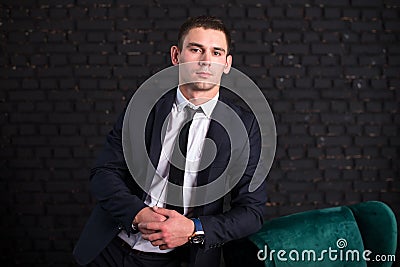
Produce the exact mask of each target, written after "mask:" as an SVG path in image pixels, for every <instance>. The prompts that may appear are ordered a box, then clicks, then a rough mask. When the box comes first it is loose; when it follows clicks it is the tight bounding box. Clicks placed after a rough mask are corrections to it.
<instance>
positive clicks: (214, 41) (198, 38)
mask: <svg viewBox="0 0 400 267" xmlns="http://www.w3.org/2000/svg"><path fill="white" fill-rule="evenodd" d="M189 43H197V44H201V45H203V46H205V47H207V46H211V47H221V48H224V49H225V50H226V49H227V46H228V44H227V40H226V36H225V33H224V32H223V31H219V30H214V29H204V28H200V27H199V28H193V29H190V30H189V32H188V33H187V34H186V36H185V37H184V40H183V46H186V45H187V44H189Z"/></svg>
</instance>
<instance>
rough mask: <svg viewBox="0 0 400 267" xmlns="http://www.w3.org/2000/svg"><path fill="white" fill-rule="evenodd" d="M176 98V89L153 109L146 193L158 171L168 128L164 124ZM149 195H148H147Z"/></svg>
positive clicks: (148, 134) (149, 134)
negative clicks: (155, 171)
mask: <svg viewBox="0 0 400 267" xmlns="http://www.w3.org/2000/svg"><path fill="white" fill-rule="evenodd" d="M175 96H176V89H175V90H171V91H169V92H167V93H166V94H165V95H164V96H163V97H162V98H161V99H160V100H159V101H158V102H157V104H156V105H155V107H154V109H153V111H152V112H153V114H152V117H153V121H152V122H149V124H148V125H147V126H146V127H147V129H146V143H147V141H150V142H149V146H148V155H149V158H150V164H152V167H151V166H148V168H147V169H148V171H147V179H146V189H147V190H146V191H148V189H149V188H150V185H151V182H152V180H153V177H154V170H155V169H157V166H158V162H159V160H160V154H161V148H162V142H163V140H164V136H165V130H166V128H165V127H164V128H163V125H164V122H165V120H166V119H167V117H168V115H169V114H170V112H171V109H172V105H173V103H174V100H175ZM146 195H147V194H146Z"/></svg>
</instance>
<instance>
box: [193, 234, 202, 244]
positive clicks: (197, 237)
mask: <svg viewBox="0 0 400 267" xmlns="http://www.w3.org/2000/svg"><path fill="white" fill-rule="evenodd" d="M190 241H191V242H192V243H193V244H202V243H203V242H204V235H201V234H200V235H195V236H192V238H191V239H190Z"/></svg>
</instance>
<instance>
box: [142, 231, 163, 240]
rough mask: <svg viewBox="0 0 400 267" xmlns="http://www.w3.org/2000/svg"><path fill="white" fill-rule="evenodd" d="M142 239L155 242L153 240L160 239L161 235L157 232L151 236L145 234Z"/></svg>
mask: <svg viewBox="0 0 400 267" xmlns="http://www.w3.org/2000/svg"><path fill="white" fill-rule="evenodd" d="M142 237H143V238H144V239H146V240H149V241H155V240H159V239H162V233H160V232H157V233H153V234H145V235H142Z"/></svg>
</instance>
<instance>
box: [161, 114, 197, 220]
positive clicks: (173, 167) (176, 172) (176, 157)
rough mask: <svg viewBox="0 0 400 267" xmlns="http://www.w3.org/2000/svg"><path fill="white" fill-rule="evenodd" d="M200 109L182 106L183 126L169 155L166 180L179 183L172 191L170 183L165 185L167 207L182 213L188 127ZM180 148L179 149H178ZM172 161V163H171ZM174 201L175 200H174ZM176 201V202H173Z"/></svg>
mask: <svg viewBox="0 0 400 267" xmlns="http://www.w3.org/2000/svg"><path fill="white" fill-rule="evenodd" d="M198 110H200V108H199V109H197V110H194V109H192V108H190V107H189V106H186V107H185V108H184V111H185V120H184V122H183V124H182V125H183V127H182V128H181V130H180V133H179V139H177V140H176V141H175V145H174V150H173V152H172V155H171V161H170V164H169V177H168V181H169V182H171V183H174V184H176V185H179V186H180V188H179V190H178V192H177V191H172V189H171V187H170V184H169V183H168V186H167V206H166V208H167V209H173V210H176V211H177V212H179V213H180V214H183V177H184V175H185V163H186V151H187V143H188V136H189V128H190V125H191V124H192V121H193V117H194V114H195V113H196V112H197V111H198ZM179 150H180V151H179ZM171 162H173V164H172V163H171ZM172 198H173V199H174V200H176V199H177V200H178V203H179V204H177V205H172V204H168V203H169V202H170V201H168V200H171V199H172ZM174 202H175V201H174ZM175 203H176V202H175Z"/></svg>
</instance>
